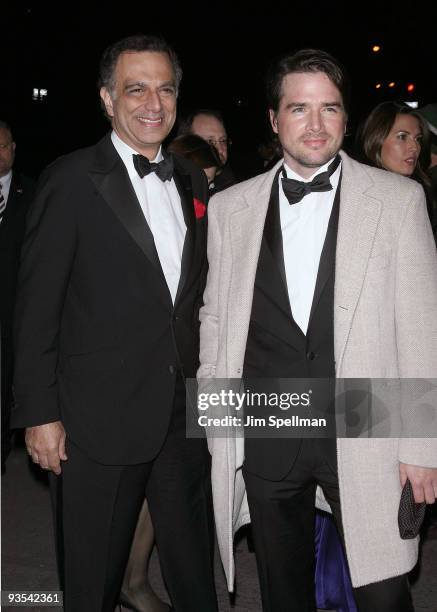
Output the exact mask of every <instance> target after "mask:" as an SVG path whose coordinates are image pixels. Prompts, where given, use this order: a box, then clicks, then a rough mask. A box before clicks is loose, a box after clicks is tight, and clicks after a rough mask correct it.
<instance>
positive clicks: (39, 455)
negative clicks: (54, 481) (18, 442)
mask: <svg viewBox="0 0 437 612" xmlns="http://www.w3.org/2000/svg"><path fill="white" fill-rule="evenodd" d="M25 440H26V447H27V452H28V453H29V455H30V456H31V457H32V461H33V462H34V463H39V465H40V467H42V468H43V469H44V470H51V471H52V472H54V473H55V474H57V475H59V474H60V473H61V460H62V461H66V460H67V455H66V454H65V429H64V426H63V425H62V423H61V421H55V422H54V423H47V424H45V425H37V426H36V427H28V428H27V429H26V436H25Z"/></svg>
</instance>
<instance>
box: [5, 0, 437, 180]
mask: <svg viewBox="0 0 437 612" xmlns="http://www.w3.org/2000/svg"><path fill="white" fill-rule="evenodd" d="M433 5H434V8H435V3H432V2H420V1H418V2H409V3H405V4H403V3H402V2H391V1H390V2H383V1H382V0H381V1H380V2H375V1H373V0H370V1H368V2H362V3H359V2H356V1H354V0H351V1H350V2H347V3H345V2H333V1H332V0H331V1H327V0H326V1H324V2H317V3H316V2H312V3H311V2H309V1H307V0H296V1H292V2H291V1H290V2H287V3H285V2H273V1H272V0H264V2H263V5H262V8H254V7H253V6H252V5H251V3H246V2H244V3H243V2H237V1H235V2H228V1H224V2H208V1H205V2H203V3H202V2H182V1H179V2H177V1H172V0H167V1H165V0H164V1H163V0H155V1H154V2H136V1H134V2H133V1H132V0H130V1H129V0H127V1H126V2H123V3H121V2H119V3H118V5H112V4H109V3H100V4H99V5H97V6H96V5H92V4H91V3H88V4H86V3H77V2H76V3H57V4H51V3H43V2H27V3H22V2H16V3H15V5H14V7H10V8H9V9H7V11H6V13H5V9H2V28H1V32H2V35H1V38H2V52H1V57H2V60H3V61H2V62H1V68H0V75H1V81H0V86H1V94H0V118H1V119H4V120H6V121H8V122H9V123H10V124H11V126H12V128H13V132H14V135H15V140H16V142H17V164H18V165H19V166H20V167H21V168H22V169H23V170H24V171H26V172H27V173H28V174H30V175H31V176H34V177H36V176H37V175H38V173H39V172H40V170H41V169H42V168H43V167H44V166H45V165H46V164H47V163H49V162H50V161H52V160H53V159H54V158H56V157H57V156H58V155H61V154H62V153H65V152H68V151H71V150H73V149H75V148H78V147H83V146H86V145H89V144H92V143H94V142H95V141H96V140H98V139H99V138H100V137H101V136H102V135H103V134H104V133H105V131H106V130H107V129H108V124H107V122H106V120H105V119H104V117H103V115H102V112H101V110H100V106H99V99H98V95H97V88H96V80H97V67H98V62H99V58H100V55H101V53H102V51H103V49H104V48H105V47H106V46H107V45H108V44H111V43H112V42H114V41H115V40H117V39H119V38H121V37H123V36H127V35H130V34H134V33H139V32H145V33H150V32H153V33H159V34H162V35H163V36H164V37H165V38H166V39H167V40H168V41H169V42H170V43H171V44H172V45H173V46H174V47H175V49H176V51H177V52H178V54H179V56H180V59H181V63H182V67H183V69H184V78H183V81H182V89H181V93H180V98H179V114H180V115H181V114H182V113H184V112H187V111H188V110H190V109H191V108H193V107H199V106H208V107H214V108H220V109H221V110H222V111H223V113H224V116H225V119H226V123H227V127H228V132H229V134H230V136H231V138H232V141H233V148H232V155H233V157H234V160H235V162H236V163H237V164H238V161H240V162H241V161H242V160H246V161H247V160H248V159H250V158H251V157H253V156H254V155H255V152H256V147H257V145H258V144H259V143H260V142H261V141H262V140H265V139H267V138H268V136H269V133H270V132H269V129H268V127H267V122H266V111H265V103H264V95H263V75H264V72H265V69H266V67H267V66H268V64H269V63H270V61H271V59H272V58H273V57H275V56H276V55H278V54H281V53H283V52H287V51H293V50H296V49H299V48H302V47H317V48H322V49H325V50H327V51H329V52H331V53H332V54H334V55H335V56H336V57H337V58H338V59H339V60H340V61H342V62H343V63H344V64H345V66H346V68H347V69H348V71H349V73H350V76H351V80H352V113H351V115H350V121H349V134H350V136H349V138H348V142H347V146H349V148H350V147H351V143H352V141H353V135H354V133H355V131H356V127H357V125H358V123H359V122H360V120H361V119H362V118H363V117H364V116H365V115H366V113H368V111H369V110H370V109H371V108H372V107H373V106H375V105H376V104H377V103H378V102H380V101H382V100H386V99H399V100H416V101H418V102H419V105H420V106H422V105H424V104H427V103H430V102H435V101H436V100H437V85H436V80H437V78H436V77H437V67H436V64H437V62H436V57H437V49H436V35H435V23H436V18H435V16H433ZM114 6H115V7H116V8H114ZM434 12H435V11H434ZM376 43H378V44H380V45H381V52H380V53H378V54H375V53H373V52H372V49H371V48H372V45H373V44H376ZM390 81H394V82H395V83H396V86H395V87H394V88H392V89H390V88H388V86H387V85H388V83H389V82H390ZM377 82H381V83H382V87H381V89H379V90H376V89H375V84H376V83H377ZM408 83H413V84H414V85H415V89H414V91H413V92H412V93H411V94H409V93H407V91H406V86H407V84H408ZM34 87H37V88H46V89H47V90H48V95H47V98H46V99H45V100H44V101H42V102H37V101H33V100H32V91H33V88H34Z"/></svg>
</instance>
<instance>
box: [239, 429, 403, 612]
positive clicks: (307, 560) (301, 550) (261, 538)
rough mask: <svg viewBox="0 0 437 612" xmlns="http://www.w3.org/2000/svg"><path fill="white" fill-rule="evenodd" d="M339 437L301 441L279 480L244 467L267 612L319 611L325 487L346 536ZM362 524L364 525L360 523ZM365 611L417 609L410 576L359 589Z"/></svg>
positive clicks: (360, 605) (357, 594)
mask: <svg viewBox="0 0 437 612" xmlns="http://www.w3.org/2000/svg"><path fill="white" fill-rule="evenodd" d="M330 445H335V440H332V439H331V440H329V439H327V440H322V439H320V440H318V439H317V440H316V439H313V440H312V439H305V440H302V443H301V447H300V450H299V454H298V456H297V459H296V461H295V463H294V465H293V468H292V469H291V471H290V473H289V474H287V476H286V477H285V478H284V479H283V480H280V481H271V480H266V479H263V478H260V477H259V476H257V475H256V474H253V473H251V472H248V471H247V469H244V468H243V475H244V480H245V483H246V489H247V496H248V502H249V509H250V514H251V519H252V533H253V541H254V547H255V553H256V558H257V566H258V574H259V580H260V587H261V596H262V604H263V611H264V612H315V610H316V601H315V586H314V569H315V544H314V523H315V506H314V500H315V493H316V486H317V485H320V486H321V488H322V490H323V493H324V495H325V497H326V500H327V501H328V503H329V505H330V506H331V509H332V513H333V516H334V519H335V522H336V525H337V529H338V532H339V535H340V538H341V540H342V541H343V528H342V522H341V511H340V495H339V487H338V473H337V468H336V466H333V464H332V457H335V452H332V451H333V449H332V448H330ZM356 528H357V529H359V528H360V526H359V525H357V526H356ZM354 596H355V599H356V602H357V607H358V610H359V611H360V612H412V610H413V607H412V604H411V597H410V592H409V585H408V580H407V577H406V576H398V577H396V578H391V579H388V580H384V581H382V582H379V583H376V584H370V585H367V586H364V587H360V588H357V589H354Z"/></svg>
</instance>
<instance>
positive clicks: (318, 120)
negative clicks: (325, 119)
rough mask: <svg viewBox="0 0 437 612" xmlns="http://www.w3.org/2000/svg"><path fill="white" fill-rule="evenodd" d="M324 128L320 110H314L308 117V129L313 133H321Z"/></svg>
mask: <svg viewBox="0 0 437 612" xmlns="http://www.w3.org/2000/svg"><path fill="white" fill-rule="evenodd" d="M321 127H322V117H321V115H320V112H319V111H318V110H313V111H311V112H310V114H309V117H308V128H309V129H310V130H311V131H312V132H320V129H321Z"/></svg>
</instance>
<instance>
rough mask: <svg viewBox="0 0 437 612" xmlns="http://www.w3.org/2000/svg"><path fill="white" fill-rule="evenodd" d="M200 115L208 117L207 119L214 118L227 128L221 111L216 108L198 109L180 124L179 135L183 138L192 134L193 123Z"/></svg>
mask: <svg viewBox="0 0 437 612" xmlns="http://www.w3.org/2000/svg"><path fill="white" fill-rule="evenodd" d="M199 115H206V116H207V117H214V118H215V119H217V121H220V123H221V124H222V125H223V127H224V126H225V122H224V121H223V115H222V114H221V112H220V111H219V110H216V109H214V108H197V109H196V110H193V111H191V113H189V114H188V115H187V116H186V117H185V118H184V119H183V120H182V121H181V122H180V124H179V128H178V135H179V136H183V135H184V134H191V133H192V132H191V130H192V128H193V122H194V119H195V118H196V117H198V116H199Z"/></svg>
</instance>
